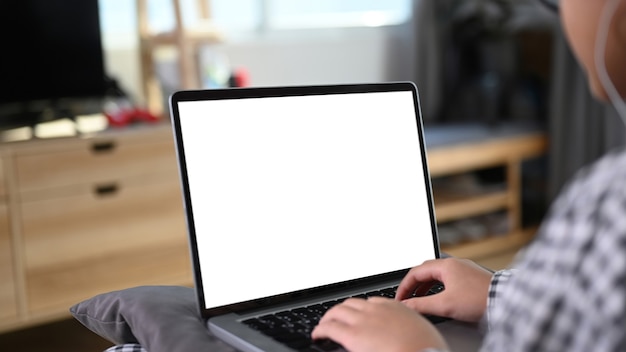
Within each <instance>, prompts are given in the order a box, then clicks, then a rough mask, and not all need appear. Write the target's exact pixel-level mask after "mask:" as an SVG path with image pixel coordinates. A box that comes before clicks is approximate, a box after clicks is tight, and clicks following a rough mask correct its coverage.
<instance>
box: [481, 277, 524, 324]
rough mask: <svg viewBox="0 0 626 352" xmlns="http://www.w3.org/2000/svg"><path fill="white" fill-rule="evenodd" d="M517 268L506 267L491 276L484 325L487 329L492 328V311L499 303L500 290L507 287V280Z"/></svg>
mask: <svg viewBox="0 0 626 352" xmlns="http://www.w3.org/2000/svg"><path fill="white" fill-rule="evenodd" d="M515 271H516V269H506V270H500V271H496V273H495V274H493V276H492V278H491V284H490V285H489V295H488V296H487V312H486V314H485V315H484V316H483V319H486V321H483V324H482V325H483V326H486V327H487V330H491V325H490V324H491V313H492V311H493V309H494V307H495V306H496V305H497V302H498V297H499V295H500V292H502V290H503V289H504V288H505V287H506V284H507V282H508V281H509V280H510V279H511V277H513V275H514V274H515Z"/></svg>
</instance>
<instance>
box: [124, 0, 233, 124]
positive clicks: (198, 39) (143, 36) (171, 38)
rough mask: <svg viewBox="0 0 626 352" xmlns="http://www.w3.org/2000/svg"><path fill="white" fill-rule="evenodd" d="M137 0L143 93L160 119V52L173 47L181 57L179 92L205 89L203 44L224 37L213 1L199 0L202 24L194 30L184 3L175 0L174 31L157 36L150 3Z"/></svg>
mask: <svg viewBox="0 0 626 352" xmlns="http://www.w3.org/2000/svg"><path fill="white" fill-rule="evenodd" d="M149 1H150V0H136V6H137V23H138V32H139V47H140V57H141V74H142V82H143V94H144V99H145V101H146V105H147V106H148V109H149V110H150V111H151V112H152V113H154V114H155V115H157V116H162V115H163V114H164V107H163V99H164V95H163V91H162V89H161V85H160V83H159V80H158V78H157V76H156V65H155V60H156V55H155V54H156V53H157V52H158V51H159V50H160V49H162V48H173V49H174V50H175V53H176V56H177V60H178V62H177V66H178V75H179V79H180V87H179V89H198V88H200V87H201V84H200V83H201V82H200V78H201V72H202V70H201V68H200V62H199V56H198V55H199V49H200V48H201V46H202V45H210V44H216V43H220V42H222V41H223V36H222V35H221V33H220V32H219V31H218V30H217V29H216V27H215V26H214V25H213V24H212V22H211V12H210V8H211V5H210V1H209V0H196V10H197V11H196V13H197V14H198V17H199V21H198V23H197V24H195V25H194V26H193V27H192V26H188V25H186V24H185V22H184V20H183V10H182V5H181V1H180V0H171V6H172V11H173V13H172V17H173V18H174V28H173V29H172V30H171V31H169V32H166V33H154V32H153V31H152V30H151V28H150V19H149V16H148V3H149Z"/></svg>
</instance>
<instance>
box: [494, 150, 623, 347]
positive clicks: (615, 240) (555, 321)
mask: <svg viewBox="0 0 626 352" xmlns="http://www.w3.org/2000/svg"><path fill="white" fill-rule="evenodd" d="M486 320H487V324H488V332H487V335H486V336H485V340H484V344H483V348H482V350H483V351H585V352H587V351H626V150H625V151H621V152H619V153H612V154H609V155H607V156H605V157H603V158H602V159H600V160H599V161H597V162H596V163H594V164H593V165H592V166H590V167H588V168H585V169H583V170H581V172H579V173H578V175H577V176H576V178H575V179H574V180H573V181H572V183H571V184H570V185H569V186H568V187H567V188H566V190H565V192H563V193H562V195H561V196H560V197H559V198H558V200H557V201H556V202H555V203H554V205H553V207H552V209H551V211H550V214H549V215H548V217H547V218H546V221H545V222H544V224H543V226H542V227H541V229H540V231H539V233H538V235H537V238H536V239H535V241H533V243H532V244H530V245H529V246H528V248H527V249H526V250H525V251H524V252H523V253H521V256H520V258H519V260H518V262H517V264H516V265H515V269H512V270H505V271H500V272H497V273H496V274H495V275H494V277H493V279H492V282H491V287H490V291H489V303H488V310H487V315H486Z"/></svg>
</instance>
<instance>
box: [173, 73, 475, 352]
mask: <svg viewBox="0 0 626 352" xmlns="http://www.w3.org/2000/svg"><path fill="white" fill-rule="evenodd" d="M170 104H171V106H170V107H171V117H172V125H173V130H174V137H175V141H176V147H177V156H178V162H179V170H180V177H181V181H182V182H181V183H182V193H183V199H184V207H185V214H186V219H187V226H188V234H189V243H190V249H191V258H192V262H193V269H194V279H195V288H196V291H197V298H198V304H199V307H200V312H201V314H202V317H203V318H205V319H206V320H207V325H208V329H209V330H210V331H211V332H212V333H213V334H214V335H215V336H216V337H218V338H220V339H222V340H224V341H225V342H226V343H228V344H230V345H232V346H234V347H235V348H237V349H239V350H242V351H322V350H342V349H341V346H339V345H337V344H334V343H333V342H332V341H311V340H310V335H307V334H310V330H311V329H312V327H313V326H314V325H315V323H316V319H319V316H318V317H317V318H316V317H315V314H318V315H319V314H323V312H324V311H325V310H327V309H328V308H329V307H331V306H332V305H334V304H337V303H339V302H341V301H342V300H343V299H345V298H347V297H353V296H357V297H367V296H368V295H383V296H387V297H393V294H394V289H395V287H396V286H397V284H398V283H399V282H400V280H401V279H402V277H403V276H404V275H405V273H406V272H407V270H408V269H409V268H411V267H413V266H415V265H417V264H420V263H422V262H423V261H425V260H428V259H434V258H438V257H439V256H440V253H439V244H438V239H437V226H436V222H435V212H434V207H433V198H432V192H431V185H430V178H429V173H428V167H427V162H426V160H427V158H426V150H425V146H424V145H425V144H424V136H423V127H422V118H421V113H420V106H419V98H418V92H417V89H416V87H415V85H414V84H413V83H410V82H393V83H376V84H355V85H328V86H293V87H263V88H236V89H218V90H200V91H181V92H176V93H174V94H173V95H172V97H171V99H170ZM444 325H449V323H448V322H443V323H441V324H438V326H444ZM449 329H452V330H451V331H453V333H454V334H458V333H459V331H460V335H463V338H462V339H461V340H460V341H461V342H462V343H461V344H460V345H461V346H463V347H464V348H466V347H468V346H469V349H470V350H471V349H472V348H471V347H472V346H474V347H477V346H478V344H479V343H480V340H479V338H478V337H477V336H478V334H477V333H476V331H475V329H473V328H467V327H465V326H461V325H459V326H456V327H454V326H453V327H452V328H449ZM466 335H467V336H466ZM298 336H300V337H302V336H305V338H300V339H298ZM307 336H309V339H308V340H307V339H306V337H307ZM468 336H469V337H468ZM466 338H469V340H466ZM477 338H478V339H477ZM451 344H452V345H453V347H455V346H454V343H451Z"/></svg>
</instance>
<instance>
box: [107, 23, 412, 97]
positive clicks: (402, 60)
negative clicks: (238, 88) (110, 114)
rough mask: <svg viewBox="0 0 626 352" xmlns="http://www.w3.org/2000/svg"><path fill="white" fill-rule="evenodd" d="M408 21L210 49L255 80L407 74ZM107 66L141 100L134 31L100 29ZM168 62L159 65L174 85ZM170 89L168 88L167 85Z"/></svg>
mask: <svg viewBox="0 0 626 352" xmlns="http://www.w3.org/2000/svg"><path fill="white" fill-rule="evenodd" d="M410 28H411V27H410V24H405V25H401V26H391V27H371V28H345V29H329V30H305V31H291V32H284V33H279V34H274V35H271V36H263V37H258V38H247V39H245V40H232V41H229V40H227V41H226V42H225V43H223V44H220V45H219V46H216V47H215V48H214V49H212V50H219V51H220V52H222V53H224V54H226V56H227V57H228V58H229V61H230V64H231V66H233V67H245V68H246V69H247V70H248V72H249V74H250V83H251V85H254V86H268V85H269V86H272V85H299V84H334V83H358V82H379V81H393V80H412V79H413V78H412V77H413V64H412V62H413V56H412V54H413V50H412V42H413V41H412V40H411V38H410V36H409V35H408V34H410V32H411V31H410ZM104 37H105V38H104V46H105V52H106V65H107V71H108V72H109V73H110V74H111V75H112V76H114V77H115V78H117V79H118V80H119V81H120V82H121V84H122V85H123V87H124V88H125V89H126V90H128V91H129V92H130V93H131V94H132V95H133V96H134V97H137V99H139V100H141V84H140V82H141V77H140V74H139V73H140V66H139V52H138V44H137V43H138V41H137V40H136V37H137V34H136V33H127V34H125V35H122V34H120V33H116V34H114V35H111V34H107V33H105V34H104ZM173 68H174V65H173V64H169V65H168V64H165V65H161V69H162V70H164V71H163V72H162V77H165V79H166V81H167V82H166V83H167V85H168V86H176V77H175V75H172V72H171V70H172V69H173ZM167 90H170V89H166V91H167Z"/></svg>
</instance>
